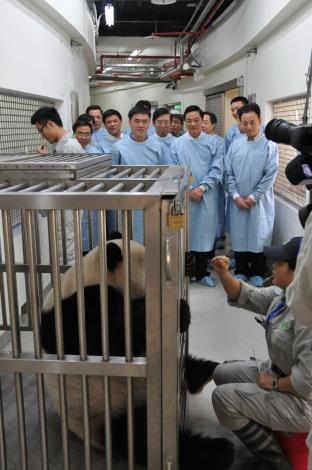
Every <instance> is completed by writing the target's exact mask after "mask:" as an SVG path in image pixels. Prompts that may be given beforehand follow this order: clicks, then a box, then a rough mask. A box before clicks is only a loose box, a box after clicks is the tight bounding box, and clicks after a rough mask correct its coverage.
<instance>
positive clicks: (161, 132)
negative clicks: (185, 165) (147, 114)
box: [151, 108, 176, 160]
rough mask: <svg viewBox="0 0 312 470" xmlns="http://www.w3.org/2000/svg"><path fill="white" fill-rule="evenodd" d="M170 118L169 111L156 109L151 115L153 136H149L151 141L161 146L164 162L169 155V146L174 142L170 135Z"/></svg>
mask: <svg viewBox="0 0 312 470" xmlns="http://www.w3.org/2000/svg"><path fill="white" fill-rule="evenodd" d="M170 123H171V117H170V112H169V109H167V108H158V109H156V111H154V114H153V124H154V127H155V131H156V132H155V134H153V135H152V136H151V139H152V141H155V142H157V143H159V144H160V145H161V146H162V149H163V152H164V155H165V158H166V160H168V159H169V158H170V155H171V150H170V148H171V145H172V142H174V141H175V139H176V138H175V137H174V136H173V135H172V134H170Z"/></svg>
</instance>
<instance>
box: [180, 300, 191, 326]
mask: <svg viewBox="0 0 312 470" xmlns="http://www.w3.org/2000/svg"><path fill="white" fill-rule="evenodd" d="M190 323H191V310H190V306H189V304H188V302H187V301H186V300H184V299H180V333H185V332H186V331H187V330H188V328H189V326H190Z"/></svg>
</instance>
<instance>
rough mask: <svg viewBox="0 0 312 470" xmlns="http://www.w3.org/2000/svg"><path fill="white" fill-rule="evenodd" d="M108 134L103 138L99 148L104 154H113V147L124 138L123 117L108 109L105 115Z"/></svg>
mask: <svg viewBox="0 0 312 470" xmlns="http://www.w3.org/2000/svg"><path fill="white" fill-rule="evenodd" d="M103 124H104V126H105V130H106V133H105V134H104V135H103V136H102V137H101V139H100V141H99V143H98V148H99V150H100V151H101V152H103V153H112V150H113V146H114V144H115V143H116V142H118V140H120V139H121V138H122V136H123V134H122V132H121V126H122V116H121V114H120V112H119V111H117V110H116V109H107V110H106V111H104V113H103Z"/></svg>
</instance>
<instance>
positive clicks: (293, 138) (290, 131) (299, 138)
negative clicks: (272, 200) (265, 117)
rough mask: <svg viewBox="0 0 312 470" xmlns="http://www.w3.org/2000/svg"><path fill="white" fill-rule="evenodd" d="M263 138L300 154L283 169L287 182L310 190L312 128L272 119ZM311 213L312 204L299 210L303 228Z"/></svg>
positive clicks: (311, 176) (311, 175)
mask: <svg viewBox="0 0 312 470" xmlns="http://www.w3.org/2000/svg"><path fill="white" fill-rule="evenodd" d="M265 136H266V138H267V139H269V140H273V142H276V143H277V144H286V145H291V146H292V147H294V148H295V149H297V150H299V152H301V153H300V154H299V155H297V157H295V158H294V159H293V160H291V161H290V162H289V163H288V165H287V166H286V169H285V174H286V177H287V179H288V180H289V182H290V183H291V184H293V185H297V184H299V183H303V184H306V186H307V189H309V190H312V184H311V182H308V181H307V180H312V126H308V125H307V126H296V125H295V124H292V123H291V122H287V121H284V120H283V119H272V120H271V121H270V122H269V123H268V124H267V125H266V127H265ZM311 211H312V204H309V205H308V206H306V207H302V208H301V209H300V210H299V219H300V222H301V224H302V226H303V227H304V225H305V222H306V220H307V218H308V216H309V214H310V212H311Z"/></svg>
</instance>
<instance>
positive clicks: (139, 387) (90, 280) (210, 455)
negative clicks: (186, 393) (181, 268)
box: [40, 238, 233, 470]
mask: <svg viewBox="0 0 312 470" xmlns="http://www.w3.org/2000/svg"><path fill="white" fill-rule="evenodd" d="M106 253H107V292H108V316H109V346H110V355H111V356H125V344H124V336H125V335H124V311H123V255H122V240H121V239H120V238H118V239H113V240H109V241H108V242H107V244H106ZM130 263H131V286H130V287H131V308H132V333H133V354H134V356H144V355H145V351H146V347H145V248H144V246H143V245H141V244H139V243H137V242H135V241H133V240H131V241H130ZM83 269H84V297H85V311H86V337H87V352H88V355H97V356H100V355H101V354H102V346H101V335H100V330H101V319H100V318H101V313H100V302H99V300H100V287H99V281H100V274H99V249H98V247H96V248H95V249H93V250H92V251H90V252H89V253H87V254H86V255H85V256H84V257H83ZM61 295H62V323H63V339H64V353H65V354H73V355H78V354H79V334H78V315H77V292H76V272H75V266H72V267H71V268H70V269H68V271H66V273H65V274H64V276H63V277H62V281H61ZM53 303H54V298H53V290H51V291H50V292H49V294H48V295H47V297H46V298H45V301H44V304H43V308H42V316H41V326H40V336H41V342H42V346H43V348H44V350H45V351H46V352H47V353H49V354H55V353H56V333H55V317H54V305H53ZM180 318H181V321H180V329H181V331H186V330H187V328H188V326H189V323H190V311H189V306H188V304H187V302H185V301H183V300H181V301H180ZM215 366H216V363H212V362H210V361H204V360H198V359H196V358H194V357H192V356H187V357H186V360H185V381H186V385H187V387H188V388H189V390H190V391H191V392H192V393H196V392H198V391H199V390H200V389H201V388H202V387H203V385H204V384H205V383H207V381H208V380H209V379H210V378H211V375H212V372H213V369H214V367H215ZM88 384H89V407H90V439H91V444H92V445H93V446H94V447H96V448H103V447H104V441H105V439H104V390H103V377H101V376H92V377H89V381H88ZM46 385H47V389H48V392H49V395H50V397H51V399H52V402H53V404H54V406H55V408H56V409H57V410H58V411H59V393H58V390H59V388H58V377H57V375H54V374H53V375H48V376H47V377H46ZM133 390H134V423H135V459H136V461H137V463H139V464H143V465H146V460H147V449H146V434H147V429H146V386H145V379H140V378H135V379H134V380H133ZM110 392H111V393H110V396H111V410H112V443H113V451H114V453H115V454H118V455H119V456H124V457H126V456H127V452H128V447H127V383H126V378H124V377H111V378H110ZM66 394H67V405H68V427H69V429H70V430H71V431H72V432H74V433H75V434H76V435H78V436H79V437H80V438H81V439H83V403H82V385H81V376H75V375H69V376H67V377H66ZM179 441H180V445H179V448H180V450H179V452H180V455H179V460H180V470H190V469H191V468H196V470H209V469H211V470H225V469H227V468H229V467H230V465H231V463H232V460H233V445H232V444H231V443H230V442H229V441H228V440H227V439H223V438H215V439H213V438H210V437H204V436H202V435H196V434H192V433H191V432H189V431H180V436H179Z"/></svg>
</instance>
